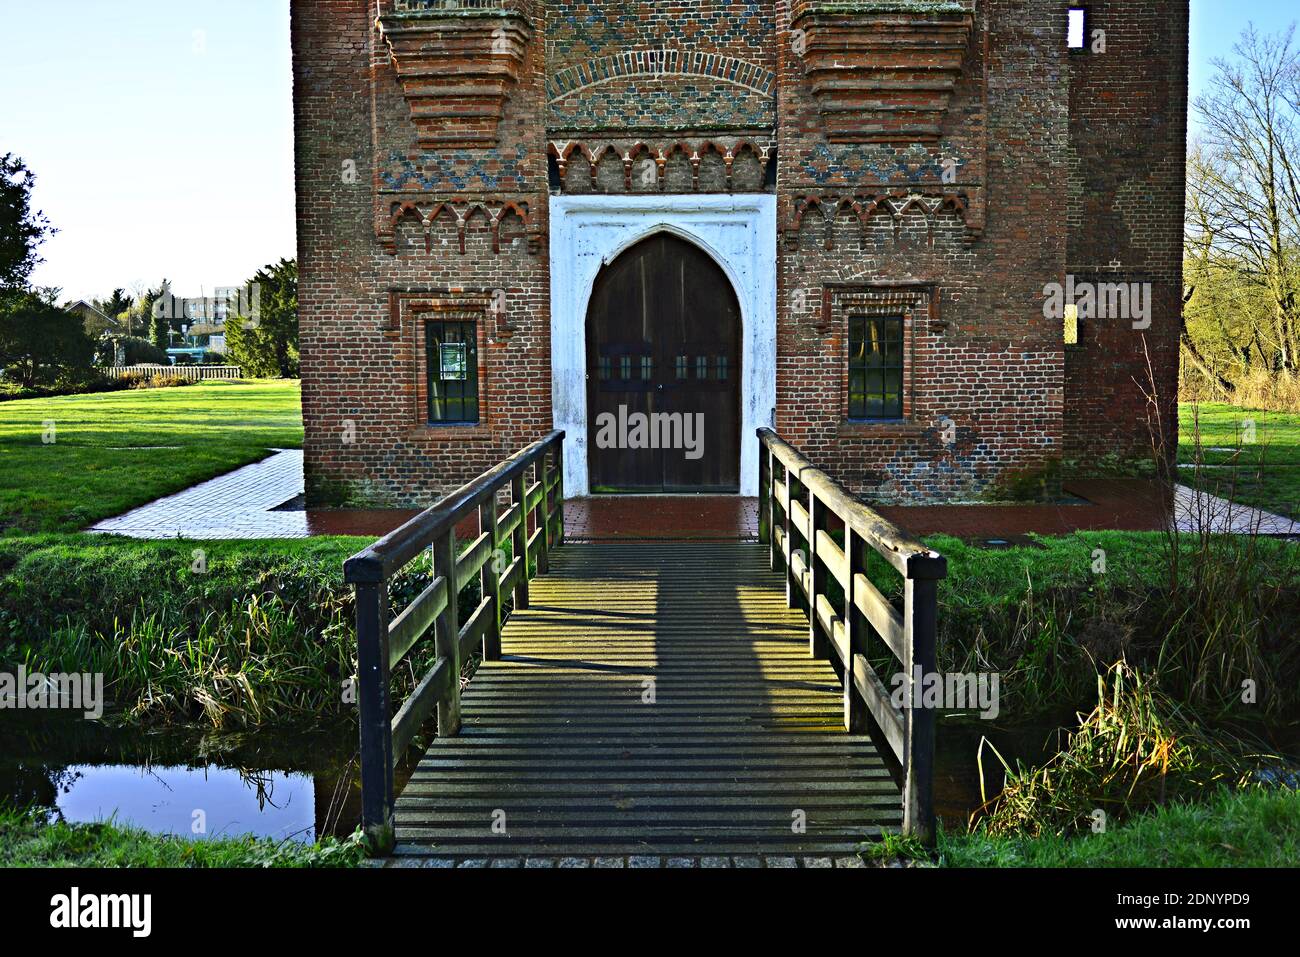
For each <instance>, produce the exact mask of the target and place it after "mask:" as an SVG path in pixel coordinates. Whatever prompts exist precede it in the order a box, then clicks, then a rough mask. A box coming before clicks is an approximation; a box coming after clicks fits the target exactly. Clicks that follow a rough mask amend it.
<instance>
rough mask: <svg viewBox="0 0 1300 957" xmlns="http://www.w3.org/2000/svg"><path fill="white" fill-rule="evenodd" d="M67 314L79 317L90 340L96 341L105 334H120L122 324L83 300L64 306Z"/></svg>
mask: <svg viewBox="0 0 1300 957" xmlns="http://www.w3.org/2000/svg"><path fill="white" fill-rule="evenodd" d="M64 308H65V309H67V310H68V312H75V313H77V314H78V315H79V316H81V322H82V325H83V327H84V328H85V330H86V335H88V336H90V338H92V339H98V338H99V337H100V336H102V335H104V334H105V333H113V334H120V333H121V332H122V324H121V323H120V322H118V321H117V320H116V319H114V318H113V317H112V316H109V315H106V314H104V313H102V312H100V311H99V310H98V309H96V308H95V307H94V306H93V305H91V304H90V303H88V302H86V300H84V299H78V300H77V301H76V302H70V303H68V304H67V305H66V306H64Z"/></svg>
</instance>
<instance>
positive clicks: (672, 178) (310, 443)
mask: <svg viewBox="0 0 1300 957" xmlns="http://www.w3.org/2000/svg"><path fill="white" fill-rule="evenodd" d="M375 3H376V0H294V3H293V42H294V73H295V101H296V103H295V109H296V126H297V136H298V138H297V144H298V145H297V164H298V204H299V256H300V261H301V273H302V280H301V285H300V305H301V314H302V333H301V341H302V357H303V363H302V365H303V404H304V418H305V423H306V428H307V442H306V463H307V464H306V468H307V478H308V486H309V495H310V497H311V498H312V500H313V501H315V502H329V501H342V500H350V501H353V502H371V503H403V504H409V503H427V502H429V501H430V500H431V499H432V498H433V497H434V496H435V495H436V494H437V493H439V492H441V491H445V490H447V489H448V488H450V487H454V486H455V485H457V484H459V483H461V482H463V481H465V480H467V479H469V478H471V477H473V476H474V475H475V474H477V473H478V472H480V471H482V470H483V469H485V468H487V467H488V466H489V465H491V464H492V463H493V462H495V461H496V460H498V459H500V458H501V457H503V456H504V455H506V454H507V453H509V452H510V451H513V450H514V449H517V448H518V447H520V446H522V445H523V444H525V443H527V442H528V441H531V440H532V439H534V438H536V437H538V436H539V435H541V434H543V433H544V432H545V431H547V430H548V429H549V427H550V423H551V421H552V418H551V408H550V395H551V393H550V389H551V384H550V342H549V314H548V311H549V295H550V293H549V280H548V277H549V264H548V260H547V222H546V201H547V190H548V180H547V177H548V169H547V156H548V153H549V154H550V156H551V157H552V164H553V165H554V171H555V172H558V173H559V174H560V175H561V178H562V184H563V189H564V191H566V192H590V191H597V192H622V191H625V190H628V189H629V188H630V189H631V190H633V191H642V192H645V191H654V190H660V191H663V192H695V191H699V192H726V191H750V192H752V191H769V192H772V191H775V193H776V195H777V202H778V220H779V228H780V231H781V233H780V237H779V242H778V303H777V305H778V334H777V338H778V341H777V352H778V369H777V396H778V408H777V426H778V429H779V430H780V431H781V432H782V433H783V434H784V435H785V436H787V437H788V438H789V439H790V440H791V441H792V442H793V443H794V444H796V445H797V446H799V447H801V448H802V449H803V450H804V451H805V452H807V453H808V454H809V455H810V456H811V457H812V458H813V459H814V460H815V461H817V462H819V463H820V464H822V465H824V466H825V467H826V468H828V470H830V471H831V472H833V473H834V474H836V475H837V476H839V477H840V478H841V479H842V480H843V481H844V482H845V483H846V484H848V485H849V486H850V487H851V488H853V489H854V490H857V491H860V492H863V493H866V494H870V495H872V496H873V497H877V498H879V499H882V500H921V499H937V498H975V497H1001V496H1005V495H1007V494H1009V492H1011V491H1013V490H1023V489H1029V490H1035V491H1038V492H1043V491H1046V492H1047V493H1049V494H1050V493H1051V492H1053V491H1054V490H1055V488H1056V482H1057V477H1058V467H1059V465H1060V463H1061V461H1062V460H1063V459H1064V460H1077V459H1096V458H1097V457H1098V456H1099V455H1100V454H1101V453H1102V452H1105V451H1108V450H1118V451H1119V452H1121V453H1122V454H1123V455H1125V456H1128V457H1131V456H1133V455H1135V454H1140V453H1141V451H1142V450H1143V449H1144V448H1145V447H1146V446H1147V445H1148V444H1149V442H1148V440H1147V438H1146V427H1145V420H1144V419H1142V420H1141V421H1139V415H1138V413H1139V412H1140V411H1141V407H1142V401H1143V400H1142V398H1141V392H1140V390H1137V389H1136V387H1134V386H1133V383H1132V380H1133V379H1134V378H1135V377H1139V376H1145V368H1146V359H1145V356H1144V354H1143V352H1142V336H1141V335H1140V334H1139V333H1136V332H1134V331H1133V330H1132V329H1131V328H1121V327H1119V326H1117V325H1114V324H1111V325H1104V324H1102V323H1100V322H1085V323H1083V339H1082V342H1081V344H1080V345H1079V346H1077V347H1069V348H1068V349H1067V348H1066V347H1065V346H1064V345H1063V339H1062V331H1061V324H1060V323H1059V322H1057V321H1055V320H1051V319H1047V318H1044V316H1043V310H1042V301H1043V294H1044V287H1045V285H1046V284H1047V283H1049V282H1053V281H1063V280H1064V277H1065V275H1066V274H1067V273H1068V272H1073V273H1077V274H1079V275H1081V276H1082V275H1084V274H1091V273H1097V272H1109V273H1111V274H1114V275H1116V276H1119V275H1123V276H1128V277H1141V278H1149V279H1151V280H1152V281H1153V282H1154V283H1156V289H1157V297H1156V298H1157V301H1158V302H1159V306H1158V308H1157V311H1156V314H1155V317H1154V319H1153V322H1152V326H1151V328H1150V329H1149V330H1148V331H1147V334H1146V341H1147V342H1148V344H1149V348H1150V349H1151V351H1152V355H1153V357H1154V360H1153V361H1154V366H1155V369H1156V375H1157V380H1158V382H1160V383H1161V384H1162V385H1163V386H1167V387H1168V389H1169V394H1170V395H1171V396H1172V387H1173V384H1174V381H1175V376H1174V372H1175V363H1176V360H1177V328H1176V319H1177V313H1176V311H1175V310H1176V305H1177V297H1176V292H1177V291H1178V290H1179V289H1180V288H1181V274H1180V268H1181V264H1180V254H1179V249H1180V247H1179V235H1180V228H1181V226H1180V224H1181V217H1182V190H1183V179H1182V177H1183V167H1182V156H1183V141H1184V136H1185V131H1184V128H1183V117H1184V114H1185V100H1186V75H1185V74H1186V70H1185V63H1186V34H1187V2H1186V0H1159V2H1139V0H1123V2H1121V0H1109V2H1103V3H1092V4H1090V9H1091V10H1092V11H1093V16H1092V26H1093V27H1097V28H1104V29H1106V30H1107V40H1108V43H1107V47H1108V49H1107V52H1106V53H1105V54H1087V55H1071V54H1070V53H1069V52H1068V51H1067V50H1066V43H1065V26H1066V8H1067V6H1068V4H1067V3H1065V2H1060V0H980V2H978V3H976V2H974V0H967V2H966V3H965V7H966V8H968V9H970V10H971V11H972V12H973V19H972V24H973V25H972V27H971V29H970V31H969V35H968V40H967V45H966V48H965V52H964V53H963V54H962V58H961V69H960V75H959V76H957V77H956V78H955V82H954V86H953V88H952V92H951V96H950V97H949V98H948V99H947V101H946V109H943V110H942V111H941V114H940V115H941V117H942V119H941V124H940V128H939V132H938V136H937V138H935V139H930V140H927V141H925V142H909V143H894V142H840V141H835V140H836V139H837V138H836V137H833V136H828V135H827V129H828V127H827V120H826V118H825V116H824V115H823V113H822V110H823V109H824V107H825V103H824V102H823V101H822V100H819V99H818V96H816V95H814V92H813V91H812V90H811V88H810V86H811V84H810V81H809V79H808V76H807V75H806V68H807V64H806V62H805V56H806V53H805V52H804V51H803V50H802V45H803V40H804V39H806V37H803V36H801V35H799V34H797V33H796V32H795V24H799V25H800V28H803V27H806V26H807V21H806V20H798V19H794V20H792V17H791V10H790V8H789V5H788V0H779V2H775V3H759V4H749V3H740V2H723V0H689V2H681V3H677V4H669V5H663V4H658V3H650V2H649V0H646V2H644V3H634V4H632V5H630V6H629V5H626V4H621V5H615V4H605V3H599V2H595V0H590V2H588V0H564V2H557V3H551V4H546V5H543V6H544V8H545V9H544V10H543V9H539V10H537V11H535V12H534V11H527V10H526V11H525V12H527V13H528V16H529V20H530V22H531V24H532V31H533V32H532V37H531V40H530V42H529V43H528V45H527V49H526V53H525V56H524V61H523V63H522V64H521V65H520V66H519V68H518V71H517V77H516V79H515V82H514V83H513V85H512V86H511V88H510V96H509V99H508V100H506V102H505V104H504V107H503V108H502V111H501V115H500V119H499V123H498V124H497V126H496V129H497V139H496V142H495V144H493V145H483V144H479V145H474V146H467V147H465V146H455V147H445V148H437V149H431V148H428V147H427V146H422V145H421V143H420V141H419V138H418V136H417V128H416V125H415V124H414V123H413V122H412V114H411V109H412V106H411V103H410V101H409V99H408V95H409V90H408V89H407V88H405V87H403V85H402V83H401V82H400V81H399V76H398V73H397V71H396V70H395V69H394V66H393V63H392V62H391V58H390V54H389V49H388V47H387V45H386V43H385V41H384V39H383V38H382V37H381V36H380V35H379V33H378V32H377V31H376V30H375V29H374V20H375V16H376V13H377V12H380V8H376V6H375ZM383 3H384V7H383V9H387V8H388V6H389V4H390V3H391V0H383ZM794 12H795V14H796V17H797V16H798V15H800V14H801V13H802V8H801V9H800V10H797V11H794ZM796 47H799V48H800V49H796ZM662 51H669V52H668V53H667V54H665V53H664V52H662ZM923 55H928V54H923ZM665 65H666V66H667V67H670V68H671V69H668V70H665V69H662V68H661V67H663V66H665ZM839 139H843V137H839ZM645 158H649V159H650V160H653V161H654V162H655V165H656V176H655V178H654V180H653V182H651V183H649V184H647V183H646V182H644V181H643V180H641V179H640V178H639V177H636V176H633V175H631V171H632V170H633V168H634V162H638V161H640V160H643V159H645ZM945 160H949V161H955V165H954V164H953V163H952V162H949V163H948V164H947V165H946V166H945ZM348 162H350V163H352V164H354V168H355V173H356V177H355V182H349V181H347V177H346V176H345V172H346V171H347V170H346V169H345V163H348ZM593 163H594V164H595V166H596V169H595V170H594V175H593V170H592V164H593ZM773 163H775V164H776V176H775V181H776V184H775V186H772V185H770V183H769V182H768V181H767V179H766V178H767V176H768V175H769V170H770V167H771V165H772V164H773ZM349 168H351V167H349ZM945 170H947V172H948V174H949V175H947V176H945ZM502 297H503V300H502ZM497 300H502V301H504V304H505V311H504V312H502V313H498V312H497V311H496V309H495V306H492V305H490V304H491V303H493V302H494V301H497ZM882 301H883V302H886V303H893V304H894V305H896V306H898V307H899V308H903V307H907V308H909V309H910V322H909V330H908V331H909V343H910V351H909V353H908V358H907V390H908V394H907V398H906V416H907V418H906V421H904V422H901V423H883V424H882V423H874V424H867V423H850V422H847V421H846V416H845V394H844V393H845V367H846V349H847V345H846V341H845V339H846V317H847V311H848V310H849V309H850V308H854V307H855V304H856V303H861V302H875V303H877V304H879V303H880V302H882ZM900 304H901V305H900ZM873 308H874V307H873ZM429 309H432V310H438V309H456V310H462V311H463V310H466V309H469V310H475V309H477V310H479V311H480V314H481V317H482V318H481V322H480V329H481V337H480V343H481V352H480V363H481V366H482V369H483V372H482V392H483V398H482V409H481V419H482V421H481V423H480V425H479V426H477V427H456V426H430V425H428V424H427V423H425V421H424V418H425V416H424V409H423V387H422V385H421V376H422V375H423V359H422V355H421V348H422V345H421V344H422V341H423V340H422V339H421V338H420V336H421V334H422V333H421V325H420V323H421V322H422V319H421V316H423V315H427V313H426V312H424V311H422V310H429ZM950 440H951V441H950Z"/></svg>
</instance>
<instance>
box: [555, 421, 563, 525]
mask: <svg viewBox="0 0 1300 957" xmlns="http://www.w3.org/2000/svg"><path fill="white" fill-rule="evenodd" d="M555 544H556V545H563V544H564V440H563V439H556V441H555Z"/></svg>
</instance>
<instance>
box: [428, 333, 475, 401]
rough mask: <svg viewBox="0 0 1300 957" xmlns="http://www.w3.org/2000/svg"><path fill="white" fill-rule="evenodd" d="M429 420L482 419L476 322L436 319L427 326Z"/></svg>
mask: <svg viewBox="0 0 1300 957" xmlns="http://www.w3.org/2000/svg"><path fill="white" fill-rule="evenodd" d="M425 349H426V355H427V359H428V361H427V366H428V370H429V375H428V379H429V421H430V422H444V423H472V422H478V333H477V328H476V323H473V322H452V321H441V320H439V321H432V322H429V323H428V324H427V325H426V326H425Z"/></svg>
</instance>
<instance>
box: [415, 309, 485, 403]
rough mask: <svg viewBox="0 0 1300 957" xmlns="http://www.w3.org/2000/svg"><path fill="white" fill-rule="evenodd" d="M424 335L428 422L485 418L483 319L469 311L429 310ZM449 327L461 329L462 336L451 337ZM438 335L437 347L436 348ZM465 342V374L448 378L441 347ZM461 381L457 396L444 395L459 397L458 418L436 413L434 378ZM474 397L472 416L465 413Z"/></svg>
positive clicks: (425, 394) (425, 391) (424, 324)
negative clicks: (459, 392) (468, 312)
mask: <svg viewBox="0 0 1300 957" xmlns="http://www.w3.org/2000/svg"><path fill="white" fill-rule="evenodd" d="M423 327H424V328H423V330H422V332H423V339H424V416H425V422H426V424H428V425H431V426H477V425H480V424H482V421H483V397H482V383H481V373H482V362H481V358H480V354H481V349H480V346H479V336H480V332H481V322H480V321H479V319H478V317H476V316H473V315H466V314H463V313H462V314H443V315H437V314H430V315H426V316H425V317H424V322H423ZM450 327H455V328H456V330H457V331H458V332H459V333H460V335H461V338H460V339H459V340H456V339H452V340H451V341H448V338H447V332H448V329H449V328H450ZM435 339H436V348H435ZM458 344H460V345H465V346H466V347H467V348H466V357H465V374H464V376H463V378H460V379H445V378H443V377H442V374H441V370H442V351H443V348H444V347H445V346H447V345H458ZM435 376H436V381H437V382H439V383H446V382H460V383H462V386H461V394H460V395H459V396H458V397H457V398H456V399H455V400H449V399H446V398H444V399H443V401H445V402H446V401H457V402H459V403H460V406H461V412H462V413H463V414H462V415H461V417H459V418H453V417H451V416H443V417H437V416H435V415H434V401H435V389H434V382H435ZM470 384H472V389H470V390H469V391H470V392H472V395H470V394H467V392H466V389H467V388H468V387H469V386H470ZM471 398H472V400H473V417H472V418H471V417H469V416H468V415H467V414H464V413H466V410H467V403H468V402H469V401H470V399H471Z"/></svg>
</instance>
